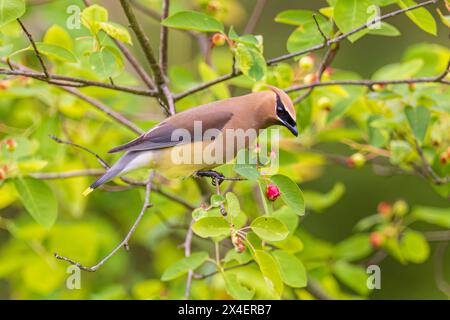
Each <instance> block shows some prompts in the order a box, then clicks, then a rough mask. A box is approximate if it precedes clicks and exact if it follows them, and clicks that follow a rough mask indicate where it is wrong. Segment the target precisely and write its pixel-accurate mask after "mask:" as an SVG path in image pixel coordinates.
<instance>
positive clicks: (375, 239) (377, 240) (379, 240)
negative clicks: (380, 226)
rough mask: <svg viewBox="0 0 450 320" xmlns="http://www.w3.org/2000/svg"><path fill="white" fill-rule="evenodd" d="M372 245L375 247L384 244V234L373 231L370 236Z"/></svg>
mask: <svg viewBox="0 0 450 320" xmlns="http://www.w3.org/2000/svg"><path fill="white" fill-rule="evenodd" d="M369 242H370V245H371V246H372V247H374V248H379V247H381V245H382V244H383V235H382V234H381V233H379V232H376V231H375V232H372V233H371V234H370V236H369Z"/></svg>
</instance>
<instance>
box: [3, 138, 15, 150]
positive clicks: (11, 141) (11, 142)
mask: <svg viewBox="0 0 450 320" xmlns="http://www.w3.org/2000/svg"><path fill="white" fill-rule="evenodd" d="M5 144H6V148H7V150H8V151H9V152H13V151H14V150H16V148H17V142H16V140H14V139H12V138H8V139H6V140H5Z"/></svg>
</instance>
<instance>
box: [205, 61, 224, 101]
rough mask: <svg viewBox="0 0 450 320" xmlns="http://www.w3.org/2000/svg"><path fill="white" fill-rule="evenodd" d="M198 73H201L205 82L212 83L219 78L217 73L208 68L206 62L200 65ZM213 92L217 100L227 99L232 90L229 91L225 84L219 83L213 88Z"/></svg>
mask: <svg viewBox="0 0 450 320" xmlns="http://www.w3.org/2000/svg"><path fill="white" fill-rule="evenodd" d="M198 71H199V72H200V76H201V77H202V80H203V81H204V82H207V81H212V80H214V79H217V78H218V76H219V75H218V74H217V72H216V71H215V70H214V69H213V68H211V67H210V66H208V65H207V64H206V63H205V62H203V61H202V62H200V63H199V65H198ZM211 91H212V93H213V94H214V96H215V97H216V98H217V99H227V98H229V97H230V96H231V95H230V90H228V86H227V85H226V84H225V83H219V84H216V85H214V86H211Z"/></svg>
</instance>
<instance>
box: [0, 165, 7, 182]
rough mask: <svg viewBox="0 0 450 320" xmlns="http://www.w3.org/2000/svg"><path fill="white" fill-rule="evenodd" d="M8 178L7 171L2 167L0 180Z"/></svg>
mask: <svg viewBox="0 0 450 320" xmlns="http://www.w3.org/2000/svg"><path fill="white" fill-rule="evenodd" d="M5 179H6V172H5V170H3V169H2V168H0V181H3V180H5Z"/></svg>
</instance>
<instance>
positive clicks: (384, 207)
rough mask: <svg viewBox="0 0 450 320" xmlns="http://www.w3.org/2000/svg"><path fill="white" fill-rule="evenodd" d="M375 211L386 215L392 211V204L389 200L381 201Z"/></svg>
mask: <svg viewBox="0 0 450 320" xmlns="http://www.w3.org/2000/svg"><path fill="white" fill-rule="evenodd" d="M377 211H378V213H379V214H381V215H382V216H388V215H390V214H391V213H392V205H391V204H390V203H389V202H386V201H382V202H380V203H379V204H378V207H377Z"/></svg>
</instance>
